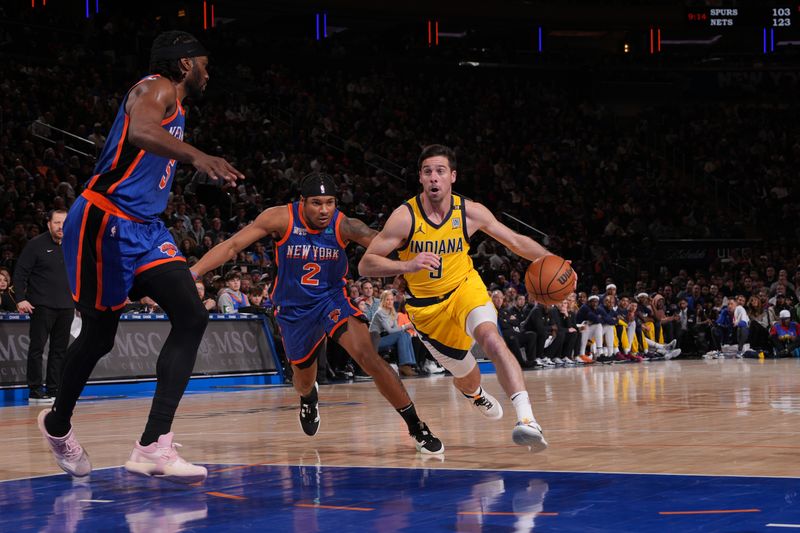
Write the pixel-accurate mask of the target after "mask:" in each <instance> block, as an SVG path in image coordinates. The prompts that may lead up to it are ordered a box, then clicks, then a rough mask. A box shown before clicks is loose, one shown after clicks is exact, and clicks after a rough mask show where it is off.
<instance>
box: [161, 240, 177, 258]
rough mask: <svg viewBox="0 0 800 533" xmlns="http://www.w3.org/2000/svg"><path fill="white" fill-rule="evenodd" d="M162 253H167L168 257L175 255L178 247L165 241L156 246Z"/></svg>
mask: <svg viewBox="0 0 800 533" xmlns="http://www.w3.org/2000/svg"><path fill="white" fill-rule="evenodd" d="M158 249H159V250H160V251H161V253H162V254H165V255H168V256H170V257H175V256H176V255H177V254H178V247H177V246H175V245H174V244H172V243H171V242H165V243H164V244H162V245H161V246H159V247H158Z"/></svg>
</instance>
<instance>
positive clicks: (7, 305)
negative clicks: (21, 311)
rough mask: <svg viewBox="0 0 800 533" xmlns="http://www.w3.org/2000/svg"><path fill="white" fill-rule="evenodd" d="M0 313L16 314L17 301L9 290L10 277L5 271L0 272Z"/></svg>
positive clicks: (11, 290)
mask: <svg viewBox="0 0 800 533" xmlns="http://www.w3.org/2000/svg"><path fill="white" fill-rule="evenodd" d="M0 312H2V313H16V312H17V299H16V298H14V290H13V289H12V288H11V276H10V275H9V274H8V271H7V270H0Z"/></svg>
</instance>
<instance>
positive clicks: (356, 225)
mask: <svg viewBox="0 0 800 533" xmlns="http://www.w3.org/2000/svg"><path fill="white" fill-rule="evenodd" d="M300 194H301V198H300V201H299V202H294V203H291V204H287V205H283V206H278V207H270V208H269V209H267V210H265V211H264V212H263V213H261V214H260V215H259V216H258V218H256V219H255V221H253V222H252V223H251V224H250V225H248V226H247V227H245V228H243V229H242V230H240V231H239V232H237V233H236V234H234V235H233V236H232V237H231V238H229V239H228V240H226V241H225V242H222V243H220V244H218V245H217V246H215V247H214V248H212V249H211V250H210V251H209V252H208V253H207V254H206V255H205V256H203V258H202V259H200V261H199V262H198V263H197V264H196V265H194V266H193V267H192V273H193V274H194V275H195V276H202V275H203V274H205V273H206V272H208V271H209V270H212V269H214V268H217V267H218V266H220V265H223V264H225V263H226V262H228V261H230V260H232V259H234V258H235V257H236V255H237V254H238V253H239V252H240V251H242V250H244V249H245V248H247V247H248V246H250V245H251V244H253V243H254V242H256V241H259V240H261V239H263V238H265V237H268V236H272V237H273V238H274V239H275V263H276V264H277V267H278V273H277V276H276V278H275V284H274V286H273V289H272V300H273V302H274V303H275V305H276V306H277V309H278V311H277V313H276V316H275V318H276V320H277V322H278V326H279V327H280V330H281V336H282V337H283V344H284V347H285V348H286V357H287V358H288V359H289V361H290V362H291V364H292V365H293V378H292V383H293V385H294V388H295V390H297V392H298V393H299V394H300V425H301V427H302V428H303V431H304V432H305V433H306V435H309V436H313V435H316V433H317V431H319V425H320V416H319V407H318V394H317V392H318V387H317V383H316V379H317V355H318V354H319V352H320V350H321V349H323V348H324V346H325V342H326V341H327V339H328V338H331V339H333V340H335V341H336V342H338V343H339V344H340V345H341V346H342V347H343V348H344V349H345V350H347V352H348V353H349V354H350V356H351V357H352V358H353V359H354V360H355V361H356V362H357V363H358V364H359V366H361V368H363V369H364V371H365V372H367V373H368V374H369V375H370V376H372V377H373V378H374V380H375V385H376V386H377V387H378V390H379V391H380V392H381V394H383V396H384V397H385V398H386V399H387V400H388V401H389V403H391V404H392V406H394V408H395V409H397V412H398V413H400V416H402V417H403V420H405V422H406V425H407V426H408V432H409V434H410V435H411V437H412V438H413V439H414V443H415V445H416V448H417V451H419V452H420V453H422V454H441V453H444V445H442V442H441V441H440V440H439V439H438V438H436V437H435V436H434V435H433V434H432V433H431V432H430V430H429V429H428V426H427V425H426V424H425V423H424V422H422V421H421V420H420V419H419V417H418V416H417V412H416V409H415V408H414V404H413V403H412V402H411V399H410V398H409V396H408V393H407V392H406V389H405V387H403V384H402V382H401V381H400V378H399V376H398V375H397V374H396V373H395V372H394V370H392V369H391V367H389V365H388V364H387V363H386V361H384V360H383V359H381V357H380V356H379V355H378V354H377V352H376V351H375V349H374V348H373V347H372V340H371V338H370V333H369V330H368V329H367V325H366V323H365V321H364V320H363V315H362V313H361V311H359V310H358V309H357V308H356V307H354V306H353V305H352V304H351V303H350V301H349V300H348V299H347V295H346V294H345V290H346V289H345V282H344V277H345V275H346V274H347V268H348V264H347V256H346V254H345V248H346V247H347V244H348V243H349V242H351V241H354V242H357V243H359V244H361V245H362V246H367V245H369V243H370V241H371V240H372V238H373V237H374V236H375V234H376V233H377V232H376V231H375V230H373V229H370V228H368V227H367V226H366V224H364V223H363V222H361V221H360V220H358V219H355V218H348V217H346V216H345V215H344V214H343V213H342V212H340V211H339V210H338V209H336V185H335V183H334V181H333V178H331V177H330V176H328V175H327V174H317V173H315V174H309V175H308V176H306V177H305V178H304V179H303V181H302V184H301V191H300Z"/></svg>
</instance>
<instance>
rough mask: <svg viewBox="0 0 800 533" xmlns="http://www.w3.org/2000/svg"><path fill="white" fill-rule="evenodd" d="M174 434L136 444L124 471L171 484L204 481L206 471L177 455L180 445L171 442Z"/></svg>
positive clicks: (206, 474) (170, 433)
mask: <svg viewBox="0 0 800 533" xmlns="http://www.w3.org/2000/svg"><path fill="white" fill-rule="evenodd" d="M174 436H175V434H174V433H172V432H169V433H167V434H165V435H161V436H160V437H158V442H154V443H152V444H150V445H148V446H142V445H141V444H139V443H138V442H137V443H136V445H135V446H134V447H133V451H132V452H131V457H130V459H128V460H127V461H126V462H125V470H127V471H128V472H130V473H131V474H138V475H140V476H148V477H150V476H152V477H157V478H161V479H164V480H166V481H172V482H173V483H185V484H190V483H197V482H198V481H205V479H206V477H207V476H208V470H206V468H205V467H203V466H197V465H193V464H192V463H189V462H187V461H185V460H183V459H182V458H181V456H180V455H178V450H177V449H178V448H179V447H180V444H178V443H176V442H172V438H173V437H174Z"/></svg>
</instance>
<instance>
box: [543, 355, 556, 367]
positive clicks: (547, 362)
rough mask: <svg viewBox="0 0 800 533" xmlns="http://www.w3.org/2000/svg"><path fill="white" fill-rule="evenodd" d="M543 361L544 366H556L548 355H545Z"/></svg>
mask: <svg viewBox="0 0 800 533" xmlns="http://www.w3.org/2000/svg"><path fill="white" fill-rule="evenodd" d="M543 361H544V366H556V364H555V363H554V362H553V361H551V360H550V358H549V357H545V358H544V359H543Z"/></svg>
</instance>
